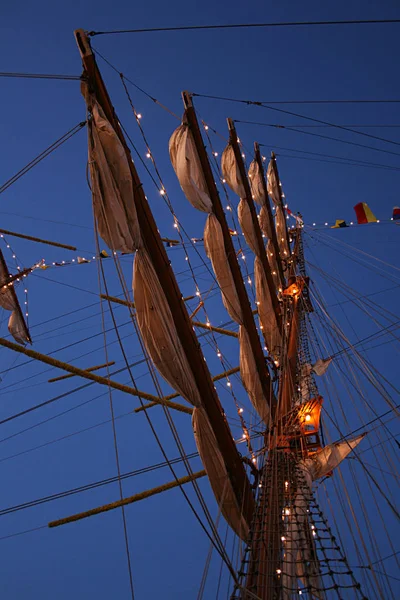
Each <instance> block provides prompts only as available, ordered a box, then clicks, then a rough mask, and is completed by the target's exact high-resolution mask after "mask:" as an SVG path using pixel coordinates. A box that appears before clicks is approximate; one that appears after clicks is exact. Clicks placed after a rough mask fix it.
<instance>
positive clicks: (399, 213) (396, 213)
mask: <svg viewBox="0 0 400 600" xmlns="http://www.w3.org/2000/svg"><path fill="white" fill-rule="evenodd" d="M398 219H400V208H399V207H398V206H394V207H393V221H397V220H398Z"/></svg>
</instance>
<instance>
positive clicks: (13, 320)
mask: <svg viewBox="0 0 400 600" xmlns="http://www.w3.org/2000/svg"><path fill="white" fill-rule="evenodd" d="M9 277H10V273H9V271H8V268H7V263H6V261H5V260H4V256H3V253H2V252H1V250H0V306H1V308H4V309H5V310H9V311H11V316H10V318H9V320H8V331H9V332H10V333H11V335H12V336H13V338H14V340H15V341H16V342H19V343H20V344H27V343H28V342H29V343H31V342H32V340H31V336H30V334H29V330H28V327H27V325H26V323H25V319H24V317H23V315H22V310H21V307H20V305H19V302H18V298H17V294H16V292H15V289H14V284H12V285H7V281H8V279H9Z"/></svg>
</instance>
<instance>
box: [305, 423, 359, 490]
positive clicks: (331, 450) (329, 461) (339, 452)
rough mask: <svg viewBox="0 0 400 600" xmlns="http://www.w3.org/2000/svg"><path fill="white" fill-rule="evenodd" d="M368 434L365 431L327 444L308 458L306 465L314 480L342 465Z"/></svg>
mask: <svg viewBox="0 0 400 600" xmlns="http://www.w3.org/2000/svg"><path fill="white" fill-rule="evenodd" d="M365 436H366V434H365V433H362V434H361V435H359V436H357V437H355V438H353V439H352V440H344V441H343V442H336V443H334V444H329V445H328V446H325V447H324V448H322V449H321V450H319V451H318V452H316V453H315V454H314V455H313V456H312V458H307V459H306V460H305V461H304V465H305V467H306V468H307V469H308V471H309V473H310V476H311V477H312V480H313V481H315V480H316V479H320V478H321V477H325V476H326V475H328V473H330V472H331V471H333V469H335V468H336V467H337V466H339V465H340V463H341V462H342V460H344V459H345V458H346V456H347V455H348V454H350V452H351V451H352V450H353V449H354V448H355V447H356V446H358V444H359V443H360V442H361V440H362V439H363V438H364V437H365Z"/></svg>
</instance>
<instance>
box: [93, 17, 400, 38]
mask: <svg viewBox="0 0 400 600" xmlns="http://www.w3.org/2000/svg"><path fill="white" fill-rule="evenodd" d="M395 23H400V19H355V20H345V21H280V22H271V23H232V24H221V25H183V26H180V27H148V28H144V29H116V30H111V31H89V32H88V35H89V36H91V37H94V36H96V35H115V34H121V33H155V32H160V31H201V30H205V29H209V30H210V29H217V30H222V29H257V28H266V27H312V26H318V27H323V26H327V25H328V26H332V25H386V24H395Z"/></svg>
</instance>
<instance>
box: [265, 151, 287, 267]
mask: <svg viewBox="0 0 400 600" xmlns="http://www.w3.org/2000/svg"><path fill="white" fill-rule="evenodd" d="M274 160H275V159H274V158H271V160H270V161H269V164H268V169H267V189H268V194H269V196H270V197H271V198H272V200H273V202H274V205H275V229H276V237H277V240H278V246H279V253H280V255H281V259H282V261H285V260H287V259H288V258H289V257H290V248H289V244H288V239H287V232H286V217H285V213H284V208H283V204H282V196H281V190H280V182H279V179H278V176H277V172H276V168H275V165H274Z"/></svg>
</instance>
